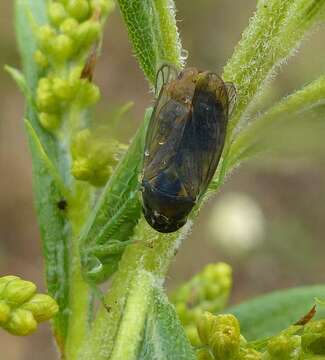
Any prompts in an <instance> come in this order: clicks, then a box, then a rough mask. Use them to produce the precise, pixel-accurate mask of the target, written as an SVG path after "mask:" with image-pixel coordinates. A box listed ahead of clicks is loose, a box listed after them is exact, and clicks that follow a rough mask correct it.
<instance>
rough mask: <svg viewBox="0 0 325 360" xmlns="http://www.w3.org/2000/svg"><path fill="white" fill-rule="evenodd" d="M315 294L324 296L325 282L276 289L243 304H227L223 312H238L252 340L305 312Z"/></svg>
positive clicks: (322, 314)
mask: <svg viewBox="0 0 325 360" xmlns="http://www.w3.org/2000/svg"><path fill="white" fill-rule="evenodd" d="M315 298H320V299H324V298H325V286H324V285H319V286H318V285H315V286H307V287H300V288H293V289H289V290H283V291H276V292H274V293H271V294H267V295H264V296H260V297H258V298H256V299H253V300H250V301H248V302H245V303H243V304H240V305H237V306H234V307H231V308H228V309H226V310H225V311H224V313H231V314H233V315H235V316H236V317H237V318H238V320H239V322H240V327H241V333H242V334H243V335H244V336H245V338H246V339H247V340H249V341H253V340H257V339H261V338H264V337H268V336H273V335H276V334H277V333H278V332H280V331H281V330H283V329H286V328H287V327H289V326H290V325H293V324H294V323H295V322H296V321H298V320H299V319H300V318H301V317H302V316H304V315H306V314H307V313H308V311H309V310H310V309H311V307H312V306H313V305H314V304H315ZM315 318H316V319H317V318H318V319H321V318H322V319H324V318H325V309H324V308H323V307H321V306H319V307H318V308H317V313H316V317H315Z"/></svg>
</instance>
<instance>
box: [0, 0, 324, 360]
mask: <svg viewBox="0 0 325 360" xmlns="http://www.w3.org/2000/svg"><path fill="white" fill-rule="evenodd" d="M176 5H177V9H178V12H177V18H178V20H179V22H178V26H179V29H180V33H181V37H182V41H183V46H184V48H185V49H187V50H188V52H189V57H188V65H192V66H196V67H198V68H201V69H210V70H214V71H216V72H219V73H220V72H221V71H222V67H223V65H224V64H225V62H226V61H227V59H228V58H229V57H230V56H231V54H232V52H233V49H234V46H235V45H236V43H237V42H238V40H239V39H240V37H241V32H242V31H243V29H244V28H245V27H246V26H247V24H248V20H249V18H250V16H251V15H252V14H253V12H254V9H255V5H256V1H255V0H245V1H237V0H218V1H216V0H201V1H193V0H192V1H189V0H176ZM104 40H105V41H104V44H103V50H102V56H101V58H100V59H99V63H98V66H97V68H96V73H95V82H97V83H98V84H99V86H100V88H101V90H102V94H103V96H102V100H101V103H100V105H99V106H98V107H97V108H96V117H97V118H98V119H105V116H107V114H109V113H110V112H111V111H112V110H114V109H116V108H117V107H119V106H121V105H122V104H124V103H125V102H127V101H130V100H131V101H133V102H134V106H133V108H132V109H131V110H130V112H129V114H128V115H127V116H126V117H125V118H124V119H123V124H122V123H121V126H120V129H119V130H120V136H121V138H122V139H123V140H124V141H128V140H129V139H130V137H131V136H132V134H133V133H134V131H135V129H136V128H137V126H138V124H139V123H140V121H141V119H142V115H143V111H144V109H145V108H146V107H147V106H148V104H150V101H151V100H152V96H151V94H150V93H149V90H148V86H147V83H146V81H145V80H144V77H143V74H142V73H141V71H140V70H139V68H138V66H137V63H136V60H135V58H134V56H133V55H132V50H131V48H130V45H129V42H128V38H127V34H126V30H125V27H124V26H123V23H122V21H121V18H120V15H119V12H118V11H115V13H114V14H112V15H111V16H110V17H109V19H108V22H107V26H106V34H105V38H104ZM324 54H325V42H324V32H323V31H318V32H315V33H312V34H309V36H308V40H306V41H305V42H304V43H303V44H302V46H301V49H300V51H299V53H298V54H297V55H296V56H295V57H293V58H291V59H290V60H289V61H288V63H287V64H286V65H284V66H283V67H282V69H281V72H280V74H279V76H278V77H277V78H276V80H275V81H273V82H272V83H271V84H270V87H269V89H268V91H267V93H266V95H265V96H264V100H265V102H264V106H266V105H265V104H267V105H271V104H272V103H273V102H275V101H276V100H278V99H280V98H281V97H282V96H284V95H286V94H289V93H291V92H292V91H294V90H295V89H298V88H300V87H301V86H302V85H304V84H306V83H308V82H310V81H312V80H314V79H316V78H317V77H319V76H320V75H321V74H325V61H324ZM4 64H10V65H12V66H17V67H19V57H18V53H17V49H16V44H15V34H14V25H13V1H12V0H1V1H0V68H1V71H0V106H1V115H0V169H1V170H0V172H1V176H0V275H5V274H15V275H19V276H22V277H23V278H24V279H28V280H32V281H33V282H35V283H36V284H37V285H38V286H39V288H40V289H44V279H43V263H42V258H41V253H40V239H39V233H38V229H37V225H36V219H35V213H34V209H33V196H32V184H31V160H30V155H29V152H28V149H27V145H26V140H25V136H24V131H23V126H22V118H23V110H24V105H23V99H22V96H21V95H20V93H19V92H18V90H17V88H16V86H15V85H14V84H13V82H12V81H11V79H10V78H9V76H8V75H7V74H6V73H5V72H4V71H3V65H4ZM303 120H304V121H302V122H301V123H303V124H304V125H303V127H302V128H301V127H300V128H299V129H295V128H294V127H292V128H287V129H286V130H285V132H283V133H282V135H281V139H282V140H288V143H290V149H289V148H288V149H287V148H286V147H280V148H281V151H277V152H276V153H275V154H274V155H273V156H270V155H269V156H267V157H263V158H260V159H255V160H254V161H251V162H247V163H245V164H243V165H242V166H241V167H240V168H238V169H237V170H236V171H235V172H234V173H233V174H232V176H231V177H230V178H229V179H228V181H227V183H226V185H225V186H224V187H223V188H222V190H221V191H220V192H219V193H218V195H217V196H215V197H214V199H212V200H211V201H209V202H208V204H206V206H205V207H204V209H203V211H202V212H201V214H200V216H199V218H198V221H197V222H196V223H195V225H194V227H193V231H192V233H191V235H190V236H189V238H188V239H186V241H185V242H184V244H183V246H182V247H181V249H180V251H179V253H178V255H177V257H176V261H175V263H174V264H173V266H172V268H171V270H170V273H169V277H168V287H169V288H170V289H174V288H175V287H176V286H177V285H178V284H180V283H182V282H183V281H186V280H187V279H189V278H190V277H191V276H192V275H193V274H195V273H196V272H198V271H199V270H201V269H202V267H203V266H204V265H205V264H207V263H209V262H217V261H225V262H228V263H229V264H230V265H231V266H232V267H233V274H234V286H233V292H232V299H231V302H232V303H238V302H240V301H243V300H245V299H248V298H250V297H252V296H255V295H258V294H261V293H265V292H268V291H272V290H274V289H279V288H285V287H291V286H298V285H305V284H312V283H320V282H324V276H325V263H324V254H325V242H324V236H323V233H324V229H325V223H324V210H325V188H324V183H325V167H324V164H325V156H324V155H325V144H324V145H323V144H322V139H324V137H323V136H322V135H323V134H324V135H325V132H324V128H323V125H322V123H319V124H318V127H317V133H316V131H315V132H314V131H312V129H310V122H309V119H308V118H306V119H303ZM324 120H325V119H324ZM292 124H293V125H294V122H291V125H290V126H293V125H292ZM307 130H308V131H307ZM316 135H317V136H316ZM314 136H316V137H315V138H317V139H318V140H317V141H315V140H314ZM0 348H1V356H0V357H1V359H4V360H31V359H33V360H38V359H44V358H46V359H47V360H52V359H53V360H54V359H56V354H55V349H54V347H53V344H52V342H51V338H50V332H49V328H48V325H41V326H40V328H39V330H38V331H37V333H35V334H34V335H32V336H29V337H28V338H15V337H12V336H10V335H7V334H6V333H5V332H3V331H1V330H0Z"/></svg>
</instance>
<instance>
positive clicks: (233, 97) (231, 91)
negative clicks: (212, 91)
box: [224, 82, 237, 116]
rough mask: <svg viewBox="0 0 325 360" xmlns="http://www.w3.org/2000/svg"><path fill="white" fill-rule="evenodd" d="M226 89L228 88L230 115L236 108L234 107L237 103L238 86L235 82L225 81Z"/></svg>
mask: <svg viewBox="0 0 325 360" xmlns="http://www.w3.org/2000/svg"><path fill="white" fill-rule="evenodd" d="M224 85H225V87H226V90H227V96H228V116H230V115H231V113H232V112H233V110H234V107H235V105H236V101H237V91H236V87H235V85H234V84H233V83H230V82H225V83H224Z"/></svg>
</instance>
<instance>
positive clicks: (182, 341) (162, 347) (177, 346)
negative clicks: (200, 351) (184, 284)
mask: <svg viewBox="0 0 325 360" xmlns="http://www.w3.org/2000/svg"><path fill="white" fill-rule="evenodd" d="M137 359H139V360H140V359H141V360H152V359H157V360H174V359H177V360H182V359H183V360H191V359H193V360H194V359H196V356H195V353H194V351H193V349H192V347H191V345H190V343H189V341H188V339H187V337H186V335H185V333H184V329H183V327H182V325H181V324H180V322H179V320H178V318H177V315H176V313H175V309H174V307H173V306H172V305H171V304H170V303H169V301H168V299H167V297H166V295H165V294H164V293H163V292H162V290H159V289H156V290H155V294H154V303H153V305H152V307H151V311H150V313H149V314H148V319H147V323H146V329H145V334H144V340H143V344H142V349H141V351H140V355H139V356H138V357H137Z"/></svg>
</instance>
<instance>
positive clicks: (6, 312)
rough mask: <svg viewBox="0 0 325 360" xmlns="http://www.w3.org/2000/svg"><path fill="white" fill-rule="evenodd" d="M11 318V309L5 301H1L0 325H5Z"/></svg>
mask: <svg viewBox="0 0 325 360" xmlns="http://www.w3.org/2000/svg"><path fill="white" fill-rule="evenodd" d="M9 316H10V307H9V306H8V305H7V304H6V302H5V301H4V300H0V325H2V324H5V323H6V322H7V321H8V319H9Z"/></svg>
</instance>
